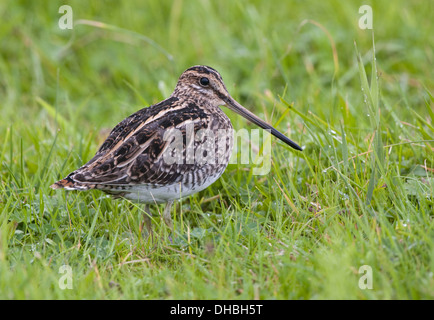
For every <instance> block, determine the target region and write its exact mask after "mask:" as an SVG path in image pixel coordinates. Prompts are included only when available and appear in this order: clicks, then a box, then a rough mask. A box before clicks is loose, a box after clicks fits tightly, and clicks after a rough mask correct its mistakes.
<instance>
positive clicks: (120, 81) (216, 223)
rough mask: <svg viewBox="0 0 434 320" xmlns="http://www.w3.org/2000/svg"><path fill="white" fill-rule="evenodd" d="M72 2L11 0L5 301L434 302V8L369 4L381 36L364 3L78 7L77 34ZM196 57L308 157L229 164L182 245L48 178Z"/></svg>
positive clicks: (200, 201) (6, 41)
mask: <svg viewBox="0 0 434 320" xmlns="http://www.w3.org/2000/svg"><path fill="white" fill-rule="evenodd" d="M63 4H65V3H64V2H63V1H49V2H44V4H42V3H40V2H37V1H3V2H2V3H1V4H0V17H1V20H2V23H1V24H0V39H2V40H1V47H0V110H1V120H0V178H1V183H0V298H3V299H131V298H132V299H327V298H332V299H433V298H434V291H433V290H432V288H433V287H434V276H433V272H434V222H433V217H434V198H433V189H434V176H433V174H434V169H433V168H434V152H433V150H434V149H433V148H434V142H433V140H434V124H433V120H434V112H433V106H434V98H433V95H434V80H433V77H432V68H431V67H430V66H432V65H433V61H434V53H433V49H432V48H434V38H433V37H432V35H431V32H432V30H433V29H434V26H433V22H432V17H431V16H432V14H431V12H433V5H432V4H431V3H429V2H423V1H412V2H409V1H404V0H402V1H398V2H396V1H395V2H393V5H392V4H390V3H388V2H385V1H384V2H380V3H378V2H375V3H374V2H372V3H370V4H371V5H372V8H373V13H374V29H375V30H374V32H375V41H373V34H372V31H371V30H361V29H359V28H358V20H359V18H360V16H361V15H360V14H359V13H358V8H359V6H360V5H361V4H360V3H357V2H354V3H351V2H347V1H345V2H341V1H329V2H327V3H322V2H313V1H312V2H309V3H308V2H294V3H293V2H291V3H288V4H285V3H283V2H281V1H263V2H262V1H237V2H235V1H233V2H231V1H220V2H211V1H179V0H175V1H173V2H164V3H160V1H146V2H144V3H142V2H140V1H125V2H122V3H120V2H115V1H93V0H92V1H87V2H86V3H84V2H80V1H73V0H71V1H68V3H67V4H69V5H71V6H72V8H73V10H74V20H75V22H76V25H75V27H74V30H73V31H71V30H60V29H59V28H58V26H57V21H58V19H59V18H60V16H61V15H60V14H59V13H58V8H59V7H60V6H61V5H63ZM364 4H369V3H364ZM86 21H87V22H86ZM89 21H91V22H89ZM355 43H356V46H355ZM374 43H375V51H374ZM374 52H375V55H374ZM374 58H375V59H374ZM196 64H206V65H210V66H212V67H214V68H216V69H217V70H219V71H220V73H221V74H222V76H223V78H224V80H225V83H226V85H227V87H228V90H229V91H230V93H231V94H232V96H233V97H234V98H235V99H237V100H238V101H239V102H240V103H242V104H243V105H244V106H246V107H248V108H249V109H251V110H253V111H255V112H256V113H257V114H258V115H259V116H261V117H262V118H264V119H267V120H268V121H269V122H270V123H273V124H274V125H276V126H277V127H278V128H279V129H280V130H281V131H283V132H285V133H286V134H287V135H288V136H289V137H290V138H292V139H293V140H294V141H297V142H299V143H300V144H302V145H303V146H305V150H304V152H302V153H299V152H296V151H293V150H291V149H290V148H288V147H286V146H285V145H283V144H282V143H280V142H277V140H276V139H274V138H273V140H272V143H273V147H272V152H273V153H272V168H271V171H270V173H269V174H268V175H265V176H255V175H253V174H252V166H250V165H241V164H239V165H237V164H234V165H230V166H229V167H228V169H227V170H226V172H225V174H224V175H223V176H222V178H220V179H219V180H218V181H217V182H216V183H215V184H214V185H212V186H211V187H209V188H208V189H206V190H205V191H202V192H200V193H199V194H196V195H194V196H192V197H190V198H188V199H185V200H183V201H182V202H179V203H178V204H177V205H176V206H175V209H174V211H173V217H174V220H175V232H174V234H172V242H171V241H170V240H169V235H170V230H168V228H167V227H166V226H165V224H164V223H163V222H162V220H161V219H160V217H159V212H161V211H162V209H163V207H162V206H159V207H156V206H155V207H154V208H153V209H152V210H153V214H154V218H153V220H154V223H153V226H154V233H155V235H156V237H155V239H154V241H151V240H150V239H149V238H148V237H147V236H146V233H145V232H144V231H143V230H142V227H141V225H142V207H141V206H138V205H135V204H131V203H129V202H127V201H122V200H113V199H111V198H109V197H108V196H106V195H104V194H103V193H101V192H98V191H93V192H81V193H80V192H65V191H54V190H51V189H50V188H49V185H50V184H52V183H53V182H54V181H56V179H58V178H61V177H64V176H65V175H66V174H68V173H69V172H70V171H72V170H74V169H76V168H77V167H79V166H80V165H82V164H83V163H85V162H87V161H88V160H89V159H90V158H91V157H92V156H93V154H94V152H95V151H96V149H97V148H98V146H99V144H100V143H101V141H102V139H103V138H104V134H103V133H102V131H103V130H104V129H108V128H111V127H113V126H114V125H115V124H117V123H118V122H119V121H120V120H122V119H123V118H124V117H126V116H128V115H129V114H131V113H133V112H135V111H136V110H138V109H139V108H141V107H143V106H146V105H149V104H152V103H155V102H158V101H160V100H162V99H164V98H166V97H167V96H168V95H169V94H170V93H171V90H172V88H173V87H174V85H175V83H176V80H177V78H178V76H179V75H180V73H181V72H182V71H183V70H185V69H186V68H188V67H190V66H192V65H196ZM377 76H378V79H377ZM227 114H228V115H229V116H230V118H231V120H232V122H233V125H234V127H235V128H237V129H241V128H253V126H251V125H250V124H247V123H246V122H245V120H244V119H241V118H240V117H238V116H237V115H235V114H233V113H231V112H229V111H228V112H227ZM63 265H68V266H70V267H71V270H72V280H73V288H72V289H65V290H62V289H61V288H60V286H59V279H61V277H62V274H61V273H59V268H60V267H61V266H63ZM364 265H368V266H370V267H371V268H372V276H373V280H372V284H373V288H372V289H365V290H362V289H360V288H359V286H358V283H359V279H360V277H361V276H362V275H363V274H359V268H360V267H361V266H364Z"/></svg>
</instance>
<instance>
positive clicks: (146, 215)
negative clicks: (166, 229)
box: [143, 204, 152, 236]
mask: <svg viewBox="0 0 434 320" xmlns="http://www.w3.org/2000/svg"><path fill="white" fill-rule="evenodd" d="M144 211H145V212H144V213H143V219H144V222H145V227H146V230H147V231H148V236H152V222H151V211H150V210H149V205H147V204H145V208H144Z"/></svg>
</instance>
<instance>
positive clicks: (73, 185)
mask: <svg viewBox="0 0 434 320" xmlns="http://www.w3.org/2000/svg"><path fill="white" fill-rule="evenodd" d="M50 188H52V189H65V190H88V189H91V186H90V185H83V184H80V183H77V182H76V181H74V180H73V179H72V178H71V177H69V176H68V177H66V178H65V179H62V180H59V181H57V182H55V183H53V184H52V185H51V186H50Z"/></svg>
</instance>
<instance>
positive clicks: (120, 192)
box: [51, 66, 302, 227]
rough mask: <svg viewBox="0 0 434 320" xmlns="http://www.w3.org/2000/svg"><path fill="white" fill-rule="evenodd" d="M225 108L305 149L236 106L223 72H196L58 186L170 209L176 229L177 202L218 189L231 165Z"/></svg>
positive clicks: (122, 128) (131, 118)
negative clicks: (212, 187) (174, 210)
mask: <svg viewBox="0 0 434 320" xmlns="http://www.w3.org/2000/svg"><path fill="white" fill-rule="evenodd" d="M219 106H227V107H228V108H229V109H231V110H233V111H235V112H236V113H238V114H240V115H241V116H243V117H244V118H246V119H247V120H249V121H251V122H253V123H255V124H256V125H258V126H259V127H261V128H263V129H267V130H269V132H270V133H271V134H273V135H274V136H276V137H277V138H279V139H280V140H282V141H283V142H285V143H286V144H288V145H289V146H291V147H292V148H294V149H296V150H300V151H301V150H302V149H301V148H300V146H298V145H297V144H296V143H294V142H293V141H291V140H290V139H288V138H287V137H286V136H285V135H283V134H282V133H280V132H279V131H277V130H276V129H275V128H273V127H272V126H271V125H269V124H267V123H266V122H264V121H263V120H261V119H260V118H258V117H257V116H256V115H254V114H253V113H252V112H250V111H249V110H247V109H245V108H244V107H243V106H241V105H240V104H239V103H238V102H236V101H235V100H234V99H233V98H232V97H231V96H230V94H229V93H228V91H227V89H226V87H225V85H224V83H223V80H222V77H221V76H220V74H219V73H218V72H217V71H216V70H214V69H213V68H210V67H207V66H194V67H191V68H189V69H187V70H186V71H184V73H182V75H181V76H180V78H179V80H178V83H177V85H176V87H175V90H174V92H173V93H172V95H171V96H170V97H169V98H168V99H166V100H164V101H161V102H159V103H157V104H155V105H153V106H150V107H148V108H144V109H142V110H139V111H137V112H136V113H134V114H132V115H131V116H129V117H128V118H126V119H124V120H123V121H122V122H120V123H119V124H118V125H117V126H116V127H115V128H114V129H113V130H112V131H111V133H110V135H109V137H108V138H107V139H106V140H105V142H104V143H103V144H102V146H101V147H100V148H99V150H98V152H97V153H96V154H95V156H94V157H93V158H92V159H91V160H90V161H89V162H88V163H86V164H85V165H84V166H82V167H81V168H79V169H77V170H75V171H74V172H72V173H70V174H69V175H68V176H67V177H66V178H65V179H62V180H60V181H58V182H56V183H54V184H53V185H51V188H53V189H60V188H64V189H66V190H89V189H99V190H102V191H104V192H106V193H109V194H112V195H115V196H116V197H123V198H126V199H130V200H133V201H137V202H141V203H145V204H152V203H167V205H166V208H165V210H164V215H163V218H164V220H165V222H166V224H167V225H169V226H170V227H172V220H171V216H170V209H171V206H172V204H173V201H174V200H176V199H180V198H183V197H187V196H189V195H191V194H193V193H196V192H199V191H201V190H203V189H205V188H206V187H208V186H209V185H211V184H212V183H214V182H215V181H216V180H217V179H218V178H219V177H220V176H221V175H222V173H223V172H224V170H225V169H226V167H227V165H228V163H229V158H230V155H231V152H232V147H233V135H232V124H231V122H230V120H229V118H228V117H227V116H226V114H225V113H224V112H223V111H222V110H221V109H220V107H219ZM198 136H199V138H197V137H198ZM194 137H195V138H194ZM199 150H200V152H198V151H199ZM198 155H200V157H198ZM145 218H146V216H145ZM147 222H148V223H149V217H147Z"/></svg>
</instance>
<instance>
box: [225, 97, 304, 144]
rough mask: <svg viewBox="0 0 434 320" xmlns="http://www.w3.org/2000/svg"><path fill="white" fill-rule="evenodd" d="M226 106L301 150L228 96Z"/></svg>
mask: <svg viewBox="0 0 434 320" xmlns="http://www.w3.org/2000/svg"><path fill="white" fill-rule="evenodd" d="M226 106H227V107H228V108H229V109H231V110H232V111H234V112H236V113H238V114H239V115H241V116H242V117H244V118H246V119H247V120H249V121H251V122H253V123H254V124H256V125H257V126H259V127H261V128H262V129H266V130H270V132H271V134H272V135H273V136H275V137H276V138H278V139H280V140H282V141H283V142H285V143H286V144H287V145H288V146H290V147H291V148H294V149H295V150H299V151H303V149H302V148H301V147H300V146H299V145H298V144H296V143H295V142H294V141H292V140H291V139H289V138H287V137H286V136H285V135H284V134H283V133H281V132H280V131H278V130H276V129H275V128H274V127H272V126H271V125H269V124H268V123H266V122H265V121H264V120H262V119H261V118H258V117H257V116H256V115H254V114H253V113H252V112H250V111H249V110H247V109H246V108H244V107H243V106H242V105H240V104H239V103H238V102H236V101H235V100H234V99H232V98H228V99H227V100H226Z"/></svg>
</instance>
